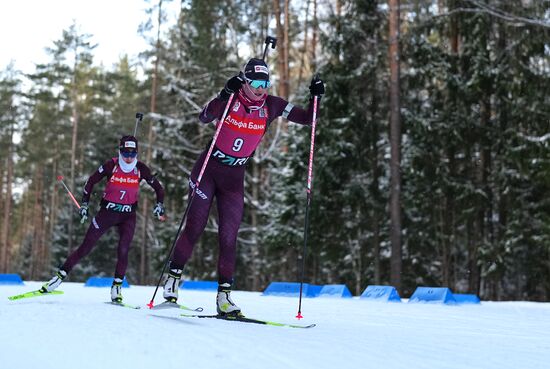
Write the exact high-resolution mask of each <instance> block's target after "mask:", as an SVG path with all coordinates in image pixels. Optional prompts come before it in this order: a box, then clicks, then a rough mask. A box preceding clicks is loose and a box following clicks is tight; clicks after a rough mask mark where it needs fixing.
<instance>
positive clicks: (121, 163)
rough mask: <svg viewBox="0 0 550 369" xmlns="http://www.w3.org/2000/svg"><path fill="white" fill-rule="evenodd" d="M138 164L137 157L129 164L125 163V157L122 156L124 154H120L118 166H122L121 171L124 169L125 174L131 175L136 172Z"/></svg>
mask: <svg viewBox="0 0 550 369" xmlns="http://www.w3.org/2000/svg"><path fill="white" fill-rule="evenodd" d="M137 162H138V160H137V156H136V157H135V158H134V160H133V161H132V162H131V163H130V164H128V163H126V162H125V161H124V157H123V156H122V154H121V153H120V152H119V153H118V165H119V166H120V169H122V171H123V172H124V173H130V172H131V171H132V170H134V168H135V167H136V164H137Z"/></svg>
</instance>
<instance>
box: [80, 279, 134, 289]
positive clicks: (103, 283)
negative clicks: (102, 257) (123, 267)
mask: <svg viewBox="0 0 550 369" xmlns="http://www.w3.org/2000/svg"><path fill="white" fill-rule="evenodd" d="M112 284H113V277H90V278H88V280H87V281H86V284H84V287H111V285H112ZM122 287H130V285H129V284H128V281H126V278H124V280H123V281H122Z"/></svg>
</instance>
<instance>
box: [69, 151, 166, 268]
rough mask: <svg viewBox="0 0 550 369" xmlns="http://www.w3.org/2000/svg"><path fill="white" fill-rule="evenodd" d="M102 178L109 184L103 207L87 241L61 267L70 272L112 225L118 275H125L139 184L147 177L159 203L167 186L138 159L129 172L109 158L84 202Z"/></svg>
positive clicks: (88, 184)
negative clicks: (116, 236) (116, 234)
mask: <svg viewBox="0 0 550 369" xmlns="http://www.w3.org/2000/svg"><path fill="white" fill-rule="evenodd" d="M103 177H107V178H108V181H107V185H106V186H105V191H104V193H103V198H102V199H101V208H100V209H99V212H98V213H97V214H96V216H95V217H94V218H93V219H92V222H91V224H90V227H89V228H88V231H87V232H86V236H85V237H84V241H83V242H82V244H81V245H80V246H79V247H78V249H76V250H75V251H74V252H73V253H72V254H71V255H69V257H68V258H67V260H66V261H65V263H64V264H63V266H62V267H61V269H63V270H64V271H66V272H67V273H69V272H70V271H71V269H73V267H74V266H75V265H76V264H77V263H78V262H79V261H80V259H82V258H83V257H85V256H86V255H88V254H89V253H90V251H92V249H93V248H94V246H95V244H96V242H97V241H98V240H99V238H100V237H101V236H102V235H103V234H104V233H105V232H106V231H107V230H108V229H109V228H111V227H113V226H117V227H118V234H119V241H118V250H117V264H116V269H115V278H120V279H123V278H124V274H125V273H126V267H127V266H128V251H129V250H130V244H131V243H132V239H133V238H134V230H135V227H136V209H137V202H138V197H139V183H140V182H141V180H142V179H144V180H145V181H146V182H147V183H148V184H149V185H150V186H151V187H153V189H154V190H155V193H156V196H157V202H163V200H164V189H163V188H162V185H161V184H160V182H159V181H158V180H157V179H156V178H155V177H154V176H153V175H152V174H151V170H150V169H149V168H148V167H147V166H146V165H145V164H143V163H142V162H140V161H138V162H137V164H136V166H135V167H134V169H133V170H131V171H130V172H129V173H125V172H124V171H122V169H121V168H120V166H119V165H118V158H113V159H109V160H107V161H106V162H105V163H104V164H103V165H102V166H100V167H99V168H98V169H97V170H96V171H95V172H94V173H93V174H92V175H91V176H90V178H88V181H87V182H86V184H85V185H84V192H83V195H82V202H83V203H87V202H88V201H89V200H90V194H91V193H92V189H93V188H94V185H95V184H96V183H98V182H99V181H100V180H101V179H103Z"/></svg>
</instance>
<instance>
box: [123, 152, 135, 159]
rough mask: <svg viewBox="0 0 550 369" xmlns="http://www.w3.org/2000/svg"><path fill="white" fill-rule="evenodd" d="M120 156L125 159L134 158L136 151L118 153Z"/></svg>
mask: <svg viewBox="0 0 550 369" xmlns="http://www.w3.org/2000/svg"><path fill="white" fill-rule="evenodd" d="M120 154H121V155H122V156H123V157H125V158H135V157H136V156H137V151H120Z"/></svg>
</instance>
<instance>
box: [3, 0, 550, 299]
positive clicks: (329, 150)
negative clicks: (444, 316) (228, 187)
mask: <svg viewBox="0 0 550 369" xmlns="http://www.w3.org/2000/svg"><path fill="white" fill-rule="evenodd" d="M145 4H147V6H148V10H147V12H146V13H147V14H146V16H147V21H146V22H144V23H143V24H142V26H141V27H140V29H139V33H140V34H141V35H142V36H143V37H144V38H145V39H147V40H148V44H149V45H150V46H149V48H148V49H146V50H143V52H142V53H141V54H140V56H139V57H138V58H136V60H130V59H129V58H128V57H121V58H120V61H119V62H118V63H117V64H116V65H115V66H114V67H112V68H106V67H105V66H103V65H97V64H96V63H95V62H94V44H93V35H89V34H81V33H79V31H78V29H79V28H78V25H76V24H73V25H72V26H71V27H69V28H68V29H66V30H65V31H63V33H62V35H60V38H59V39H58V40H56V41H55V42H53V43H52V44H51V45H44V47H48V55H49V58H50V60H49V62H47V63H44V64H38V65H36V69H35V71H34V73H29V74H23V73H21V72H19V71H17V70H15V69H14V67H13V66H12V65H9V66H7V67H6V68H5V69H3V70H2V71H0V106H1V107H0V143H1V144H0V158H1V160H0V175H1V181H0V185H1V188H0V189H1V191H0V194H1V196H0V273H6V272H14V273H19V274H21V275H22V276H23V277H24V278H25V279H32V280H45V279H47V278H49V277H50V276H51V275H52V273H53V271H54V270H55V268H56V267H58V266H59V265H60V264H61V263H62V262H63V261H64V260H65V258H66V257H67V255H68V253H69V252H70V251H71V250H74V249H75V248H76V247H78V245H79V243H80V242H81V240H82V239H83V235H84V233H85V231H86V229H87V225H85V226H83V225H80V223H79V221H78V215H77V211H76V207H75V206H74V204H72V202H71V201H70V199H69V198H68V196H67V194H66V192H65V190H64V189H63V188H62V187H61V186H60V184H59V183H58V181H57V177H58V176H59V175H63V176H64V178H65V182H66V183H67V185H68V186H69V187H70V188H71V189H72V190H73V191H74V193H75V194H77V198H80V193H81V191H82V188H83V185H84V182H85V181H86V179H87V178H88V176H89V175H90V174H91V173H92V172H93V171H94V170H95V169H97V167H98V166H99V165H100V164H101V163H103V162H104V161H105V160H106V159H108V158H110V157H113V156H115V155H116V149H117V144H118V139H119V138H120V136H122V135H125V134H130V133H132V132H133V130H134V125H135V113H136V112H138V111H139V112H144V113H145V119H144V121H143V122H142V123H141V124H140V125H139V127H138V133H137V136H138V138H139V140H140V148H141V149H140V157H139V158H140V160H142V161H144V162H145V163H147V164H148V165H149V166H150V167H151V168H152V170H153V172H154V173H157V176H158V178H159V180H160V181H161V183H162V184H163V185H164V187H165V190H166V200H165V205H166V209H167V215H168V221H166V222H164V223H160V222H156V221H155V220H154V219H153V217H152V216H151V214H150V213H151V208H152V206H153V205H154V193H153V192H152V191H151V190H150V188H149V187H148V186H146V185H143V186H142V191H141V200H140V207H139V210H138V211H139V215H138V225H137V229H136V234H135V237H134V241H133V246H132V249H131V251H130V258H131V260H130V264H129V268H128V273H127V278H128V280H129V281H130V283H139V284H154V283H156V281H157V279H158V276H159V273H160V271H161V270H162V265H163V262H164V261H165V258H166V256H167V253H168V251H169V249H170V246H171V244H172V242H173V240H174V237H175V236H176V231H177V229H178V225H179V223H180V221H181V216H182V215H183V212H184V210H185V207H186V203H187V195H188V186H187V181H188V175H189V171H190V169H191V166H192V165H193V162H194V160H195V159H196V158H197V156H198V155H199V153H200V152H201V150H203V149H204V148H205V146H206V145H207V144H208V142H209V140H210V139H211V137H212V135H213V132H214V130H213V125H203V124H199V121H198V114H199V112H200V110H201V108H202V106H203V105H204V104H205V103H206V102H208V101H209V100H210V99H211V98H212V97H214V96H215V95H216V94H217V92H218V91H219V90H220V89H221V88H222V87H223V85H224V83H225V81H226V80H227V79H228V78H229V77H231V76H233V75H235V74H237V73H238V71H239V70H240V68H242V66H243V64H244V63H245V62H246V60H247V58H248V57H250V56H261V54H262V52H263V46H264V45H263V41H264V39H265V37H266V36H268V35H271V36H275V37H277V39H278V44H277V48H276V49H275V50H271V51H270V53H269V56H268V63H269V65H270V68H271V71H272V82H273V84H274V87H272V88H271V91H270V93H271V94H274V95H278V96H282V97H284V98H286V99H288V100H289V101H291V102H293V103H294V104H297V105H302V106H306V105H307V103H308V99H309V91H308V89H307V87H308V85H309V82H310V79H311V77H312V75H313V74H315V73H319V74H320V76H321V78H322V79H323V80H324V81H325V84H326V94H325V96H324V97H323V98H322V100H321V105H320V110H319V115H318V125H317V135H316V141H315V164H314V173H313V176H314V179H313V195H312V202H311V207H310V219H309V239H308V244H307V254H306V259H305V261H306V263H305V266H306V269H305V272H306V274H305V282H308V283H312V284H336V283H338V284H340V283H344V284H346V285H347V286H348V287H349V288H350V289H351V290H352V292H353V293H355V294H360V293H361V292H362V291H363V290H364V289H365V287H366V286H367V285H369V284H392V285H394V286H396V287H397V288H398V290H399V291H400V292H401V294H402V295H404V296H408V295H410V294H411V293H412V292H413V291H414V289H415V288H416V286H419V285H429V286H448V287H450V288H452V289H453V290H454V291H455V292H469V293H476V294H479V295H480V296H481V297H482V298H484V299H493V300H503V299H521V300H539V301H548V300H549V299H550V213H549V210H550V196H549V195H550V146H549V145H550V98H549V97H550V2H549V1H547V0H522V1H504V0H439V1H430V0H416V1H414V0H411V1H398V0H389V1H387V2H386V1H375V0H370V1H369V0H333V1H329V0H301V1H297V0H296V1H292V2H291V1H290V0H257V1H255V2H250V1H240V0H218V1H214V0H200V1H199V0H196V1H195V0H182V1H180V3H179V4H180V6H179V8H180V9H179V16H178V17H177V22H176V23H174V24H171V23H169V22H168V21H167V19H168V17H167V14H166V13H165V8H166V4H167V0H158V1H147V2H145ZM163 5H164V7H163ZM310 134H311V130H310V128H309V127H304V126H300V125H294V124H287V122H286V121H277V122H276V123H274V124H273V125H272V126H271V128H270V131H269V132H268V134H267V135H266V137H265V139H264V142H263V143H262V145H261V146H260V148H259V149H258V150H257V152H256V155H255V157H254V159H253V161H252V162H251V163H250V164H249V167H248V169H247V176H246V185H245V186H246V195H245V203H246V204H245V207H246V208H245V217H244V219H243V223H242V226H241V229H240V233H239V239H238V261H237V271H236V288H238V289H246V290H262V289H264V288H265V287H266V286H267V285H268V284H269V282H271V281H299V280H300V277H301V266H302V257H303V254H302V248H303V240H304V225H305V219H304V217H305V211H306V179H307V165H308V154H309V145H310ZM104 185H105V183H104V182H102V183H100V184H98V185H96V187H95V188H94V194H93V195H92V200H91V208H92V209H95V208H97V206H98V205H99V200H100V198H101V194H102V190H103V188H104ZM94 212H95V211H92V214H93V213H94ZM117 242H118V234H117V232H116V231H112V232H110V233H108V234H107V235H105V236H104V237H103V238H102V239H101V240H100V241H99V244H98V245H97V247H96V249H95V250H94V251H93V252H92V253H91V254H90V255H89V256H88V257H87V258H86V259H84V260H83V261H82V262H81V263H80V264H79V265H78V266H77V267H76V268H75V269H74V271H73V272H72V273H71V280H72V281H83V280H85V278H87V277H89V276H91V275H111V274H112V271H113V270H114V263H115V258H116V246H117ZM216 262H217V217H216V209H215V207H213V209H212V211H211V217H210V220H209V223H208V226H207V230H206V232H205V234H204V235H203V237H202V238H201V240H200V241H199V243H198V244H197V245H196V247H195V251H194V255H193V257H192V259H191V261H190V262H189V264H188V265H187V266H186V269H185V272H184V273H185V278H186V279H206V280H216V278H217V276H216V272H215V271H216Z"/></svg>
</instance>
